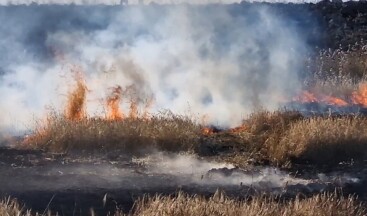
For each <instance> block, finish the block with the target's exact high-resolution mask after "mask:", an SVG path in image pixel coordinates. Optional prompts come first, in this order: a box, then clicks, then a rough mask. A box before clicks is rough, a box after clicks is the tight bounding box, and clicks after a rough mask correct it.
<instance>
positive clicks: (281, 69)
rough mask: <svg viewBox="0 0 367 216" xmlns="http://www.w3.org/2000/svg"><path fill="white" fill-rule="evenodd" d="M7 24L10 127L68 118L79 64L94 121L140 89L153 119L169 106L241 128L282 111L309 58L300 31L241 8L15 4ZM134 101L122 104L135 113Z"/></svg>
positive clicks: (137, 96) (0, 64) (6, 115)
mask: <svg viewBox="0 0 367 216" xmlns="http://www.w3.org/2000/svg"><path fill="white" fill-rule="evenodd" d="M65 3H67V2H65ZM0 18H1V20H4V22H3V23H2V25H1V26H0V35H1V38H2V40H1V42H0V48H1V50H3V58H1V59H0V73H1V79H0V82H1V84H0V96H1V98H2V101H3V102H2V103H1V105H0V113H1V116H0V120H1V121H0V124H1V126H2V127H3V128H4V129H5V128H7V129H8V128H15V129H17V130H21V129H25V128H29V127H30V126H31V125H32V122H33V120H34V119H35V118H36V119H37V118H40V117H42V116H44V115H45V110H47V108H48V107H53V108H54V109H58V110H61V111H62V110H63V109H64V108H65V106H67V98H68V97H67V95H68V93H70V91H72V89H74V88H75V86H76V85H78V83H77V82H75V79H73V76H72V73H71V72H70V71H71V70H72V69H73V68H75V67H78V68H80V70H81V71H83V73H84V77H83V82H85V85H86V89H84V90H83V91H85V93H86V104H85V106H86V114H87V115H89V116H106V112H108V110H106V107H105V104H106V99H107V98H108V97H109V95H110V94H111V89H113V88H116V86H121V88H122V89H125V88H127V87H128V86H134V89H135V90H134V103H135V104H136V106H137V108H135V109H144V104H145V102H146V101H153V102H152V103H151V104H150V105H151V106H150V107H151V109H152V110H151V112H152V113H154V112H157V111H159V110H161V109H169V110H171V111H173V112H174V113H178V114H191V115H199V116H202V115H206V116H209V120H208V121H209V123H212V124H218V125H221V126H232V125H236V124H238V123H240V121H241V119H242V117H243V116H244V115H246V114H248V113H249V112H251V111H253V110H254V109H257V108H259V107H265V108H268V109H277V108H278V106H279V104H280V103H281V102H284V98H290V96H291V94H292V93H293V92H296V91H297V89H298V86H299V85H298V81H297V80H298V79H297V74H298V72H299V70H300V62H301V60H302V58H301V57H302V56H303V54H304V52H305V51H306V45H305V43H304V42H303V41H304V39H303V38H302V37H301V36H300V35H302V32H301V31H300V29H298V28H297V27H296V26H294V25H293V24H292V22H289V21H288V20H287V17H285V16H282V15H279V14H277V10H276V9H274V8H269V7H266V6H264V5H257V6H256V7H251V8H246V9H244V8H242V9H241V10H238V11H236V10H235V9H233V7H226V6H223V5H222V6H221V5H211V6H210V5H206V6H193V5H191V6H190V5H171V6H157V5H152V6H141V7H140V6H135V7H120V6H73V5H70V6H60V5H59V6H57V5H47V6H35V5H31V6H5V7H0ZM83 88H84V87H83ZM152 98H153V99H152ZM128 100H129V99H128ZM124 101H125V102H126V100H124V98H123V99H122V100H121V104H119V106H117V107H119V108H121V109H122V110H129V106H131V103H125V102H124ZM83 106H84V105H83ZM130 108H131V107H130ZM141 112H143V111H141ZM122 113H124V112H123V111H122Z"/></svg>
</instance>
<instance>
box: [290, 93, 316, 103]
mask: <svg viewBox="0 0 367 216" xmlns="http://www.w3.org/2000/svg"><path fill="white" fill-rule="evenodd" d="M293 100H294V101H299V102H302V103H312V102H317V101H318V100H317V98H316V96H315V95H314V94H312V93H310V92H308V91H303V92H301V94H300V95H298V96H297V97H294V98H293Z"/></svg>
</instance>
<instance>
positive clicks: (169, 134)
mask: <svg viewBox="0 0 367 216" xmlns="http://www.w3.org/2000/svg"><path fill="white" fill-rule="evenodd" d="M198 133H200V128H199V125H197V124H196V123H195V122H194V121H192V120H191V119H189V118H187V117H184V116H178V115H174V114H172V113H170V112H166V113H161V114H159V115H156V116H153V117H151V118H150V119H149V120H146V119H144V118H125V119H123V120H106V119H102V118H83V119H80V120H79V121H72V120H69V119H68V118H66V117H65V116H63V115H58V114H56V113H53V114H51V115H50V116H49V117H48V119H47V122H46V123H45V124H41V125H40V126H39V127H38V128H37V129H36V131H35V132H34V133H33V134H31V135H30V136H28V137H27V138H26V139H25V140H24V141H23V142H22V145H23V146H24V147H31V148H41V149H45V150H50V151H58V152H60V151H61V152H64V151H68V150H86V151H89V150H90V151H94V150H103V149H105V150H122V151H127V152H138V151H144V149H146V148H148V149H149V148H156V149H160V150H169V151H181V150H186V151H187V150H191V149H192V148H194V146H195V145H197V142H198Z"/></svg>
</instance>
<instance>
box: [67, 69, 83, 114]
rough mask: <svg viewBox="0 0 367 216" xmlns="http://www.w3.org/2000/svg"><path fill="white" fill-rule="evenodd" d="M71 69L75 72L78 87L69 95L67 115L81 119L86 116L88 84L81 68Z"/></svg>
mask: <svg viewBox="0 0 367 216" xmlns="http://www.w3.org/2000/svg"><path fill="white" fill-rule="evenodd" d="M71 70H72V72H73V74H74V78H75V81H76V87H75V89H74V90H73V91H72V92H70V93H69V95H68V102H67V106H66V110H65V117H66V118H67V119H69V120H72V121H80V120H82V119H83V118H85V116H86V112H85V108H86V96H87V86H86V84H85V81H84V78H83V72H82V70H81V68H79V67H74V68H72V69H71Z"/></svg>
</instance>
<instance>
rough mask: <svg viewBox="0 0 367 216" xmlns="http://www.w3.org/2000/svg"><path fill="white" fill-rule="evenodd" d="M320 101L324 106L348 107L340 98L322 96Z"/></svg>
mask: <svg viewBox="0 0 367 216" xmlns="http://www.w3.org/2000/svg"><path fill="white" fill-rule="evenodd" d="M321 101H322V102H324V103H326V104H330V105H336V106H347V105H348V103H347V102H346V101H345V100H343V99H341V98H337V97H332V96H327V95H324V96H323V97H322V99H321Z"/></svg>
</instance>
